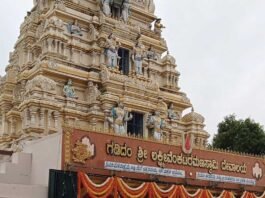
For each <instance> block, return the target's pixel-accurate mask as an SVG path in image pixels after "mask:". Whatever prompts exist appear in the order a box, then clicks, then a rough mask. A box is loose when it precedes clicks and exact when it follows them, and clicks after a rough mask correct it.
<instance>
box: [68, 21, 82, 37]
mask: <svg viewBox="0 0 265 198" xmlns="http://www.w3.org/2000/svg"><path fill="white" fill-rule="evenodd" d="M68 31H69V33H70V34H76V35H79V36H83V33H82V30H81V28H80V27H79V25H78V22H77V20H75V21H74V23H72V24H68Z"/></svg>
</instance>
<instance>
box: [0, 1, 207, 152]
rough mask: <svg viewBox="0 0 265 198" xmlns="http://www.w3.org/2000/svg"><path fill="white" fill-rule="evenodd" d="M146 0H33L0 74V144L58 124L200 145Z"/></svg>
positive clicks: (199, 132)
mask: <svg viewBox="0 0 265 198" xmlns="http://www.w3.org/2000/svg"><path fill="white" fill-rule="evenodd" d="M154 11H155V5H154V3H153V0H34V8H33V9H32V10H31V12H29V13H28V15H27V16H26V17H25V21H24V22H23V24H22V25H21V27H20V36H19V38H18V41H17V43H16V44H15V50H14V51H13V52H11V53H10V61H9V65H8V66H7V67H6V75H5V76H4V77H1V78H0V110H1V111H0V134H1V138H0V149H4V150H19V149H21V145H22V144H23V142H25V141H31V140H34V139H39V138H43V137H44V136H49V135H50V134H53V133H61V132H62V128H63V125H65V124H66V125H67V124H68V125H71V126H74V127H75V128H80V129H85V130H89V131H100V132H105V133H117V134H118V135H124V136H126V135H130V136H137V137H138V138H144V139H154V140H155V141H163V142H165V143H169V144H175V145H179V144H181V142H182V134H190V135H191V136H192V137H193V138H192V140H193V141H194V145H195V147H197V148H201V147H205V146H206V143H207V138H208V137H209V135H208V133H207V132H206V131H204V124H203V123H204V118H203V117H202V116H201V115H199V114H197V113H195V112H194V111H192V112H191V113H189V114H187V115H185V116H182V112H183V111H184V110H185V109H187V108H190V107H191V106H192V105H191V103H190V100H189V99H188V98H187V96H186V94H185V93H183V92H181V91H180V88H179V85H178V81H179V75H180V74H179V72H178V71H177V69H176V68H177V65H176V61H175V59H174V57H172V56H171V55H170V54H169V53H168V48H167V44H166V41H165V40H164V39H163V38H162V37H161V31H162V28H164V26H163V25H162V24H161V19H158V18H157V17H156V16H155V15H154Z"/></svg>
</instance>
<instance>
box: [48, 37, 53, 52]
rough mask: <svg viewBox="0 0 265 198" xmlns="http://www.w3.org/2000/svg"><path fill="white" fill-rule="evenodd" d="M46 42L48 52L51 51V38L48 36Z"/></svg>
mask: <svg viewBox="0 0 265 198" xmlns="http://www.w3.org/2000/svg"><path fill="white" fill-rule="evenodd" d="M47 43H48V52H51V51H52V39H51V38H49V39H48V40H47Z"/></svg>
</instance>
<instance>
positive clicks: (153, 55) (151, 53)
mask: <svg viewBox="0 0 265 198" xmlns="http://www.w3.org/2000/svg"><path fill="white" fill-rule="evenodd" d="M146 57H147V59H148V60H157V59H158V58H157V55H156V53H155V52H154V51H153V47H152V46H151V45H150V47H149V48H148V50H147V52H146Z"/></svg>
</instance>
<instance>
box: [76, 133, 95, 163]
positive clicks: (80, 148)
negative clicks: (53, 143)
mask: <svg viewBox="0 0 265 198" xmlns="http://www.w3.org/2000/svg"><path fill="white" fill-rule="evenodd" d="M72 154H73V161H74V162H76V163H81V164H85V163H86V161H87V160H89V159H92V158H93V157H94V156H95V145H94V144H91V143H90V139H89V138H88V137H83V138H82V139H81V140H77V141H76V143H75V146H74V148H73V149H72Z"/></svg>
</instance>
